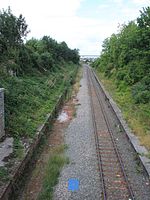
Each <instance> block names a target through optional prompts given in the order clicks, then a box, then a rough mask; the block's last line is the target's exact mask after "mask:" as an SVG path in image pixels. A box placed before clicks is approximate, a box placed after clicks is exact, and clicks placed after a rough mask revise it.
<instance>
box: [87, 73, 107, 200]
mask: <svg viewBox="0 0 150 200" xmlns="http://www.w3.org/2000/svg"><path fill="white" fill-rule="evenodd" d="M86 72H87V74H88V76H87V77H88V88H89V93H90V103H91V111H92V112H91V114H92V122H93V129H94V136H95V144H96V151H97V152H98V151H99V140H98V135H97V127H96V120H95V119H96V117H95V114H94V106H93V100H92V90H91V86H90V75H89V70H86ZM97 158H98V162H99V165H98V167H99V171H100V178H101V181H102V194H103V199H104V200H107V193H106V186H105V180H104V175H103V167H102V159H101V155H100V154H99V153H97Z"/></svg>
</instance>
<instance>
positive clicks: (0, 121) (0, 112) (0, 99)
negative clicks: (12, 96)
mask: <svg viewBox="0 0 150 200" xmlns="http://www.w3.org/2000/svg"><path fill="white" fill-rule="evenodd" d="M4 135H5V132H4V89H3V88H0V138H1V137H3V136H4Z"/></svg>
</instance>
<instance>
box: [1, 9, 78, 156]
mask: <svg viewBox="0 0 150 200" xmlns="http://www.w3.org/2000/svg"><path fill="white" fill-rule="evenodd" d="M28 33H29V30H28V25H27V24H26V21H25V18H24V17H23V16H22V15H20V16H19V17H16V16H14V15H13V14H12V11H11V10H10V8H8V10H2V11H0V88H1V87H2V88H5V126H6V133H7V134H8V135H10V136H13V137H14V138H15V142H14V146H16V149H17V148H19V146H20V145H21V144H20V142H19V139H18V138H20V137H23V138H33V137H34V133H35V132H36V129H37V127H38V126H39V125H40V124H41V123H42V122H43V121H44V119H45V117H46V115H47V113H49V112H50V111H51V109H52V107H53V106H54V104H55V103H56V101H57V99H58V97H59V95H60V94H61V93H62V91H63V90H64V88H65V87H66V86H68V85H69V84H71V82H70V79H71V78H72V77H74V74H75V71H76V70H77V65H78V63H79V53H78V50H77V49H74V50H72V49H70V48H69V47H68V46H67V44H66V43H65V42H61V43H58V42H57V41H55V40H54V39H52V38H51V37H49V36H43V38H41V39H39V40H38V39H35V38H32V39H30V40H28V41H26V42H25V39H26V36H27V34H28ZM19 149H20V148H19ZM20 150H21V149H20ZM19 154H21V153H19ZM16 155H17V153H16Z"/></svg>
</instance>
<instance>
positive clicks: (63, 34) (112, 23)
mask: <svg viewBox="0 0 150 200" xmlns="http://www.w3.org/2000/svg"><path fill="white" fill-rule="evenodd" d="M8 6H10V8H11V10H12V13H13V14H14V15H16V16H17V17H18V16H19V14H22V15H23V16H24V17H25V19H26V22H27V24H28V27H29V29H30V33H29V34H28V37H27V39H30V38H32V37H35V38H38V39H40V38H42V37H43V36H44V35H48V36H50V37H52V38H53V39H55V40H57V41H58V42H62V41H65V42H66V43H67V45H68V46H69V47H70V48H72V49H74V48H77V49H79V50H80V55H100V52H101V50H102V43H103V41H104V39H105V38H107V37H110V36H111V34H113V33H117V31H118V30H119V25H121V24H123V23H128V22H129V21H131V20H135V19H136V18H137V17H138V16H139V15H140V12H139V10H142V8H143V7H147V6H150V0H0V9H2V8H4V9H7V8H8Z"/></svg>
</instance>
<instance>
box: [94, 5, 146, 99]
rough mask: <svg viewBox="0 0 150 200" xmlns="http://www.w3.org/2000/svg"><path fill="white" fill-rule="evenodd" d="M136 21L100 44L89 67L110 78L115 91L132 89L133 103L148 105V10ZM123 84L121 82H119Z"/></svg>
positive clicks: (124, 26)
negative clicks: (114, 84) (114, 83)
mask: <svg viewBox="0 0 150 200" xmlns="http://www.w3.org/2000/svg"><path fill="white" fill-rule="evenodd" d="M140 13H141V14H140V16H139V17H138V18H137V20H136V21H131V22H129V23H128V24H127V25H125V24H124V25H122V26H121V28H120V31H119V33H118V34H113V35H112V36H111V37H110V38H107V39H105V40H104V43H103V49H102V53H101V56H100V58H98V60H96V61H95V62H94V63H93V66H94V67H95V68H97V69H99V70H100V71H101V72H104V74H105V76H107V77H109V78H110V77H113V78H114V79H115V81H116V83H117V86H118V87H119V84H122V83H124V84H125V85H128V86H129V87H131V88H132V95H133V98H134V100H135V103H148V102H149V101H150V87H149V78H148V77H149V76H150V59H149V58H150V49H149V46H150V7H147V8H143V11H140ZM122 81H123V82H122Z"/></svg>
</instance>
